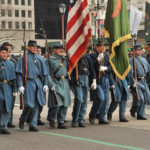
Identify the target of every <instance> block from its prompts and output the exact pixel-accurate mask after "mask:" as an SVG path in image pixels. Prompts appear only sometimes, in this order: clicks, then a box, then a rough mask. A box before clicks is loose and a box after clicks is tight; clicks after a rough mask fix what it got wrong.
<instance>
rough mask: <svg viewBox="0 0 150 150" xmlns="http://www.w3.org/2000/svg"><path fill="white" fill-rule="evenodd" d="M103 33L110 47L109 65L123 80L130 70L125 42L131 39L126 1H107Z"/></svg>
mask: <svg viewBox="0 0 150 150" xmlns="http://www.w3.org/2000/svg"><path fill="white" fill-rule="evenodd" d="M105 31H106V33H107V35H108V36H109V43H110V47H111V54H110V58H109V59H110V63H111V66H112V68H113V70H114V72H115V74H116V75H117V76H118V77H119V78H120V79H121V80H123V79H124V78H125V77H126V76H127V74H128V72H129V71H130V69H131V66H130V64H129V57H128V49H127V43H126V40H127V39H130V38H131V35H130V29H129V20H128V11H127V8H126V0H108V3H107V11H106V18H105Z"/></svg>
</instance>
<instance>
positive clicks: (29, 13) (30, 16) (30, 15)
mask: <svg viewBox="0 0 150 150" xmlns="http://www.w3.org/2000/svg"><path fill="white" fill-rule="evenodd" d="M28 17H29V18H32V11H31V10H29V11H28Z"/></svg>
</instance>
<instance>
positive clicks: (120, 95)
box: [107, 77, 129, 122]
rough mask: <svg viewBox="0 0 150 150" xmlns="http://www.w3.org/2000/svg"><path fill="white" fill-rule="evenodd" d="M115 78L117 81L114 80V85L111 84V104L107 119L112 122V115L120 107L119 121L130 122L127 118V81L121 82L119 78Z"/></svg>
mask: <svg viewBox="0 0 150 150" xmlns="http://www.w3.org/2000/svg"><path fill="white" fill-rule="evenodd" d="M115 78H116V81H114V78H113V79H112V80H113V81H114V83H113V84H112V83H111V84H112V85H111V103H110V106H109V109H108V113H107V119H108V120H109V121H111V120H112V114H113V112H114V111H115V110H116V108H117V106H118V105H119V121H120V122H128V120H127V119H126V118H125V112H126V104H127V100H128V98H129V95H128V93H129V92H128V83H127V79H126V78H125V79H124V80H120V79H118V78H117V77H115Z"/></svg>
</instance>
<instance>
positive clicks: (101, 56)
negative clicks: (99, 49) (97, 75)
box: [97, 53, 104, 61]
mask: <svg viewBox="0 0 150 150" xmlns="http://www.w3.org/2000/svg"><path fill="white" fill-rule="evenodd" d="M103 58H104V54H103V53H101V54H99V55H98V57H97V60H98V61H101V60H102V59H103Z"/></svg>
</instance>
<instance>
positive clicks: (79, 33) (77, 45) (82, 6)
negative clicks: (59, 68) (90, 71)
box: [66, 0, 91, 74]
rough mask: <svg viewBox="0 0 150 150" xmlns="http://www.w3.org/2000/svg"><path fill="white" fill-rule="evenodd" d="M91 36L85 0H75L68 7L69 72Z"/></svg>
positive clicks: (67, 41) (84, 50)
mask: <svg viewBox="0 0 150 150" xmlns="http://www.w3.org/2000/svg"><path fill="white" fill-rule="evenodd" d="M90 36H91V26H90V16H89V10H88V2H87V0H76V3H75V5H74V6H73V7H72V8H71V6H70V7H69V13H68V21H67V32H66V52H67V56H68V59H69V62H70V63H69V71H68V73H69V74H71V72H72V70H73V68H74V67H75V65H76V64H77V62H78V60H79V59H80V58H81V57H82V55H83V54H84V53H85V52H86V48H87V45H88V43H89V39H90Z"/></svg>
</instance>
